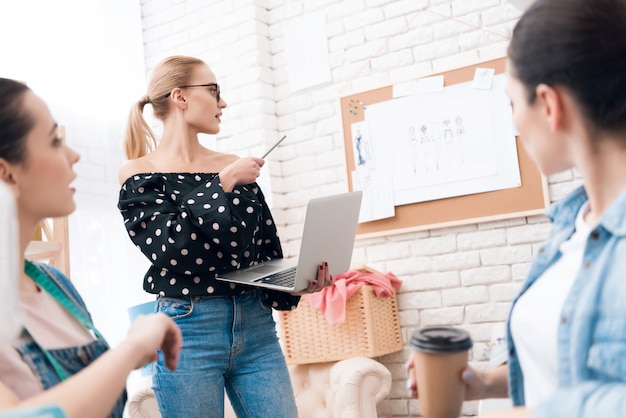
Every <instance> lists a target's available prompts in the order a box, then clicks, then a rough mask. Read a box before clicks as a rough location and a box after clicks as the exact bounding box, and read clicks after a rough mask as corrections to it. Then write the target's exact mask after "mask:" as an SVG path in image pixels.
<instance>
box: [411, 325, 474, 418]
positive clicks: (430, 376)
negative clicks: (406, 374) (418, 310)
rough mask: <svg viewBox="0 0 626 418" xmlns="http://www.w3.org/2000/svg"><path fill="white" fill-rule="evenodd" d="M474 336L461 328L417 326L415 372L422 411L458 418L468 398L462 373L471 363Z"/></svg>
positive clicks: (441, 417)
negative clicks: (468, 363) (470, 354)
mask: <svg viewBox="0 0 626 418" xmlns="http://www.w3.org/2000/svg"><path fill="white" fill-rule="evenodd" d="M471 347H472V339H471V338H470V336H469V334H468V333H467V332H466V331H464V330H462V329H459V328H451V327H427V328H420V329H417V330H416V331H415V332H414V333H413V337H412V338H411V348H412V350H413V351H412V353H411V355H412V356H413V373H414V378H415V381H416V382H417V392H418V397H419V403H420V409H421V411H422V415H424V416H425V417H426V418H458V417H459V415H461V408H462V407H463V400H464V398H465V384H464V383H463V381H462V380H461V373H462V372H463V369H465V367H466V366H467V358H468V352H469V349H470V348H471Z"/></svg>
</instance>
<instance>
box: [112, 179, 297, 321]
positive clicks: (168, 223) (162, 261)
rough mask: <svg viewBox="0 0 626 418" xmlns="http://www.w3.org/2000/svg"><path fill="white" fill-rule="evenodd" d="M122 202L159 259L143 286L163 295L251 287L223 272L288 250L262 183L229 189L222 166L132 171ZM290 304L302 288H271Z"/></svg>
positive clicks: (274, 300)
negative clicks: (225, 186)
mask: <svg viewBox="0 0 626 418" xmlns="http://www.w3.org/2000/svg"><path fill="white" fill-rule="evenodd" d="M118 208H119V210H120V212H121V214H122V217H123V218H124V224H125V225H126V230H127V231H128V235H129V236H130V239H131V240H132V241H133V243H134V244H135V245H136V246H137V247H138V248H139V249H140V250H141V251H142V252H143V253H144V255H145V256H146V257H148V259H149V260H150V262H151V263H152V265H151V266H150V268H149V269H148V271H147V272H146V274H145V276H144V283H143V288H144V290H145V291H146V292H148V293H154V294H158V295H161V296H170V297H181V296H233V295H238V294H241V293H244V292H246V291H247V290H250V289H251V288H250V287H248V286H243V285H235V284H233V283H226V282H220V281H218V280H216V279H215V275H216V274H217V273H224V272H227V271H231V270H235V269H239V268H241V267H246V266H249V265H253V264H255V263H257V262H259V261H262V260H271V259H274V258H281V257H282V256H283V254H282V248H281V246H280V240H279V238H278V234H277V231H276V225H275V224H274V219H273V218H272V214H271V213H270V209H269V207H268V206H267V203H266V201H265V197H264V196H263V193H262V191H261V188H260V187H259V185H258V184H256V183H252V184H246V185H239V186H236V187H235V188H234V189H233V191H232V192H225V191H224V190H223V189H222V186H221V185H220V183H219V177H218V175H217V174H216V173H150V174H136V175H134V176H132V177H130V178H128V179H127V180H126V181H125V182H124V184H123V185H122V188H121V190H120V195H119V202H118ZM264 293H265V297H266V298H268V299H269V301H270V303H271V306H272V307H274V308H275V309H278V310H290V309H293V308H295V307H296V306H297V304H298V301H299V300H300V297H299V296H293V295H290V294H288V293H283V292H278V291H274V290H264Z"/></svg>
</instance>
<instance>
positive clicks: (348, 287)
mask: <svg viewBox="0 0 626 418" xmlns="http://www.w3.org/2000/svg"><path fill="white" fill-rule="evenodd" d="M334 279H335V284H334V285H333V286H328V287H325V288H324V289H322V290H321V291H319V292H316V293H310V294H306V295H303V296H302V297H303V298H304V299H306V301H307V302H309V304H310V305H311V306H312V307H314V308H316V309H318V310H319V311H321V312H322V314H323V315H324V317H325V318H326V320H327V321H328V322H329V323H330V324H331V325H335V326H338V325H341V324H342V323H343V321H345V319H346V304H347V303H348V299H350V297H352V296H353V295H354V294H355V293H356V292H358V290H359V288H360V287H361V286H363V285H371V286H372V287H373V288H374V293H375V294H376V296H378V297H391V296H393V294H394V289H395V290H398V289H400V287H401V286H402V281H401V280H400V279H399V278H398V277H396V275H394V274H393V273H374V272H368V271H364V270H350V271H348V272H346V273H342V274H340V275H338V276H335V278H334Z"/></svg>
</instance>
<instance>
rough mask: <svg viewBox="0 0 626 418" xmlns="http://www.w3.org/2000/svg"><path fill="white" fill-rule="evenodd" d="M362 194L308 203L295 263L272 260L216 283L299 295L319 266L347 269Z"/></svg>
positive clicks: (224, 276) (337, 271) (333, 270)
mask: <svg viewBox="0 0 626 418" xmlns="http://www.w3.org/2000/svg"><path fill="white" fill-rule="evenodd" d="M361 198H362V192H361V191H360V190H359V191H354V192H348V193H342V194H337V195H332V196H324V197H319V198H315V199H311V200H310V201H309V203H308V205H307V209H306V218H305V220H304V229H303V231H302V240H301V242H300V253H299V255H298V258H297V259H283V258H281V259H274V260H270V261H265V262H262V263H259V264H256V265H254V266H250V267H246V268H243V269H240V270H235V271H231V272H228V273H224V274H221V275H219V276H218V277H216V278H217V280H222V281H226V282H232V283H239V284H245V285H250V286H259V287H266V288H269V289H275V290H280V291H287V292H298V291H301V290H304V289H306V288H307V287H309V282H310V281H311V280H315V279H316V278H317V272H318V270H319V265H320V264H321V263H323V262H324V261H326V262H328V268H329V269H330V274H332V275H333V276H337V275H339V274H341V273H345V272H346V271H348V270H349V269H350V262H351V260H352V251H353V248H354V239H355V237H356V228H357V225H358V220H359V212H360V210H361Z"/></svg>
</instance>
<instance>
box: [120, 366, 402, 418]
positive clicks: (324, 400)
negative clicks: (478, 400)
mask: <svg viewBox="0 0 626 418" xmlns="http://www.w3.org/2000/svg"><path fill="white" fill-rule="evenodd" d="M289 374H290V375H291V382H292V385H293V390H294V393H295V395H296V404H297V406H298V412H299V413H298V415H299V417H300V418H376V417H377V416H378V414H377V412H376V405H377V404H378V403H379V402H380V401H382V400H383V399H385V398H386V397H387V395H389V392H390V390H391V372H390V371H389V370H388V369H387V368H386V367H385V366H383V365H382V364H381V363H379V362H377V361H376V360H372V359H369V358H366V357H354V358H350V359H346V360H341V361H337V362H331V363H314V364H301V365H292V366H289ZM150 385H151V381H150V379H149V378H147V379H144V380H143V381H140V382H139V383H135V385H131V384H129V387H128V392H129V403H128V412H129V414H130V417H131V418H160V417H161V414H160V413H159V411H158V408H157V404H156V400H155V399H154V393H153V392H152V389H151V388H150ZM225 417H227V418H230V417H235V414H234V413H233V411H232V409H231V408H230V404H229V403H228V402H226V413H225Z"/></svg>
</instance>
